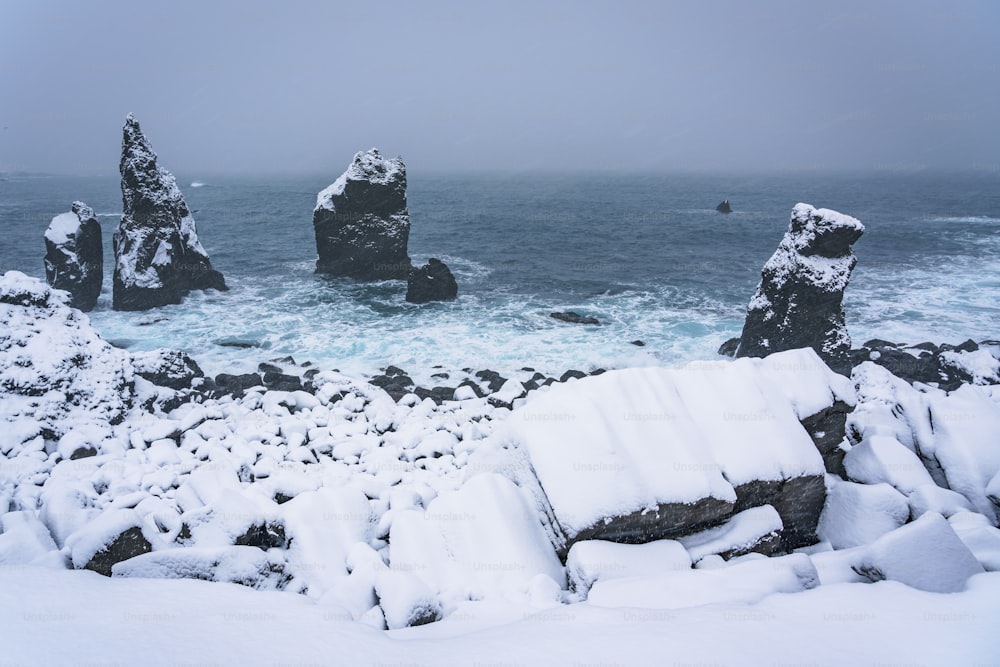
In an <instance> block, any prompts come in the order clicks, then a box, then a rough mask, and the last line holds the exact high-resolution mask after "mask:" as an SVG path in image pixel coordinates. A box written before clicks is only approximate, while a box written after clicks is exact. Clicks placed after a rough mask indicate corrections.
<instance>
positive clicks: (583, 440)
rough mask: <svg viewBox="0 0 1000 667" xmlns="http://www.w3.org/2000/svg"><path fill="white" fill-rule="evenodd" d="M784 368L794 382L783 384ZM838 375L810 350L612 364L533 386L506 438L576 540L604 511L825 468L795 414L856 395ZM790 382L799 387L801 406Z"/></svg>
mask: <svg viewBox="0 0 1000 667" xmlns="http://www.w3.org/2000/svg"><path fill="white" fill-rule="evenodd" d="M792 369H802V372H801V374H800V375H796V373H798V371H796V370H792ZM782 374H787V375H788V376H789V377H793V376H794V377H796V378H797V380H796V381H791V382H790V384H787V385H786V386H785V387H782V385H781V383H780V382H779V381H778V378H779V377H780V376H781V375H782ZM833 375H834V374H833V373H832V372H830V371H829V369H827V368H826V367H825V366H824V365H823V364H822V362H821V361H819V358H818V357H817V356H816V354H815V352H813V351H812V350H793V351H790V352H784V353H780V354H777V355H773V356H772V357H771V358H769V359H768V360H764V361H762V360H757V359H739V360H736V361H719V362H697V363H694V364H690V365H688V366H686V367H684V368H680V369H665V368H641V369H628V370H620V371H610V372H607V373H604V374H602V375H600V376H596V377H588V378H585V379H582V380H579V381H577V382H571V383H567V384H564V385H560V386H553V387H552V389H551V390H550V391H548V392H544V393H541V392H534V393H532V394H531V395H529V399H528V402H527V404H526V405H525V406H524V407H523V408H521V409H519V410H517V411H515V412H514V414H513V415H512V416H511V418H510V419H509V420H508V421H507V422H506V429H507V430H506V434H505V435H506V438H507V439H508V440H509V441H510V442H512V443H515V444H516V445H518V446H520V447H523V448H524V449H525V450H526V451H527V453H528V455H529V457H530V460H531V464H532V466H533V468H534V471H535V473H536V474H537V476H538V480H539V481H540V482H541V485H542V487H543V488H544V491H545V494H546V496H547V497H548V500H549V501H550V502H551V504H552V508H553V509H554V511H555V514H556V516H557V518H558V520H559V523H560V525H561V527H562V528H563V530H564V531H565V532H566V535H567V537H569V538H570V539H572V538H573V537H574V536H575V535H577V534H579V533H580V532H581V531H583V530H584V529H586V528H588V527H590V526H593V525H594V524H597V523H598V522H601V521H603V520H604V519H605V518H606V517H615V516H622V515H627V514H629V513H631V512H636V511H642V510H646V509H652V508H655V507H656V506H657V505H659V504H663V503H694V502H697V501H698V500H700V499H703V498H707V497H712V498H717V499H719V500H723V501H729V502H732V501H734V500H735V491H734V489H733V487H734V486H735V485H738V484H742V483H745V482H748V481H753V480H781V479H788V478H792V477H797V476H802V475H821V474H823V473H824V468H823V462H822V459H821V457H820V455H819V452H818V451H817V450H816V448H815V446H814V445H813V443H812V440H811V439H810V437H809V435H808V434H807V433H806V431H805V430H804V429H803V428H802V426H801V424H800V423H799V420H798V414H799V413H800V412H807V413H811V412H812V411H819V410H820V409H822V407H827V406H830V405H832V404H833V401H834V398H835V396H836V395H838V393H841V392H842V393H844V394H845V395H846V394H847V393H848V390H847V388H846V387H845V386H843V385H842V384H839V383H837V381H834V380H832V379H831V378H832V376H833ZM831 382H834V383H835V387H834V388H831ZM814 383H815V384H817V385H818V388H814V387H813V386H812V385H813V384H814ZM789 387H793V388H798V387H802V392H801V396H802V399H801V401H800V402H799V403H797V404H793V402H792V401H791V400H790V399H789V398H788V395H787V393H786V392H788V391H790V390H789ZM824 404H825V405H824Z"/></svg>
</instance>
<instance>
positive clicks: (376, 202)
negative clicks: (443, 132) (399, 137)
mask: <svg viewBox="0 0 1000 667" xmlns="http://www.w3.org/2000/svg"><path fill="white" fill-rule="evenodd" d="M313 227H314V228H315V232H316V251H317V253H318V255H319V257H318V259H317V260H316V273H328V274H331V275H335V276H346V277H349V278H355V279H358V280H406V279H407V277H408V276H409V274H410V269H411V268H412V264H411V262H410V256H409V254H408V253H407V243H408V242H409V238H410V213H409V211H408V210H407V208H406V166H405V165H404V164H403V161H402V159H400V158H398V157H397V158H392V159H386V158H383V157H382V154H381V153H379V151H378V149H377V148H372V149H371V150H369V151H362V152H359V153H357V154H356V155H355V156H354V160H353V161H352V162H351V165H350V166H349V167H348V168H347V171H345V172H344V173H343V174H341V175H340V178H338V179H337V180H336V181H334V183H333V184H332V185H330V186H329V187H328V188H326V189H325V190H323V191H321V192H320V193H319V195H318V196H317V197H316V208H315V209H314V210H313Z"/></svg>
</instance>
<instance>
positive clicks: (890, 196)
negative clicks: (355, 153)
mask: <svg viewBox="0 0 1000 667" xmlns="http://www.w3.org/2000/svg"><path fill="white" fill-rule="evenodd" d="M339 173H340V170H339V169H334V170H331V172H330V173H328V174H325V175H324V174H319V175H309V176H297V177H291V176H280V177H270V178H269V177H260V176H253V177H247V176H235V175H230V176H220V175H217V176H214V177H213V176H210V175H204V174H177V177H178V184H179V185H180V187H181V190H182V191H183V193H184V196H185V198H186V200H187V203H188V206H189V208H190V209H192V211H194V218H195V220H196V221H197V224H198V232H199V235H200V237H201V241H202V244H203V245H204V246H205V248H206V249H207V251H208V252H209V254H210V255H211V258H212V263H213V265H214V266H215V268H217V269H219V270H220V271H222V273H223V274H224V275H225V277H226V281H227V282H228V284H229V286H230V288H231V289H230V291H229V292H225V293H218V292H209V293H194V294H192V295H191V296H189V297H188V298H187V299H186V300H185V301H184V302H183V303H182V304H180V305H176V306H168V307H164V308H159V309H155V310H152V311H147V312H143V313H117V312H114V311H113V310H111V268H112V264H113V258H112V254H111V236H112V233H113V231H114V229H115V226H116V225H117V223H118V214H119V213H120V211H121V194H120V191H119V185H118V177H117V174H114V175H109V176H106V177H67V176H36V175H15V174H5V175H2V176H0V230H2V235H0V272H4V271H8V270H12V269H14V270H18V271H23V272H24V273H27V274H29V275H33V276H38V277H44V267H43V264H42V257H43V255H44V253H45V248H44V242H43V240H42V234H43V232H44V231H45V228H46V227H47V225H48V223H49V221H50V220H51V219H52V217H53V216H55V215H57V214H59V213H61V212H64V211H68V210H69V208H70V204H71V203H72V202H73V201H74V200H77V199H79V200H83V201H85V202H87V203H88V204H89V205H90V206H92V207H93V208H94V210H95V211H97V212H98V213H99V216H100V218H99V219H100V221H101V227H102V229H103V232H104V242H105V258H106V261H105V283H104V290H103V293H102V295H101V298H100V300H99V302H98V305H97V308H96V309H95V310H94V311H93V312H91V313H90V318H91V321H92V322H93V324H94V325H95V326H96V327H97V328H98V330H100V331H101V333H102V335H103V336H104V337H105V338H106V339H108V340H110V341H112V342H114V343H115V344H117V345H120V346H124V347H127V348H128V349H131V350H148V349H154V348H157V347H171V348H177V349H182V350H185V351H187V352H189V353H190V354H191V355H192V356H194V358H195V359H196V360H197V361H198V362H199V364H201V366H202V368H203V369H204V370H205V371H206V372H208V373H209V374H215V373H219V372H246V371H250V370H254V369H255V368H256V366H257V364H258V363H259V362H261V361H267V360H270V359H275V358H279V357H284V356H288V355H291V356H293V357H294V358H295V359H296V361H298V362H300V363H301V362H305V361H310V362H312V363H313V364H316V365H317V366H319V367H321V368H326V369H334V368H336V369H339V370H341V371H344V372H347V373H351V374H355V375H371V374H374V373H376V372H378V370H379V369H381V368H384V367H385V366H387V365H389V364H393V365H396V366H398V367H401V368H403V369H405V370H406V371H408V372H409V373H410V375H411V376H412V377H413V378H414V379H415V380H417V381H418V382H428V381H429V380H430V376H431V374H433V373H437V372H440V371H441V370H442V369H443V370H445V371H452V372H456V371H460V369H463V368H471V369H475V370H479V369H486V368H490V369H493V370H497V371H500V372H502V373H504V372H507V373H510V372H514V371H517V370H518V369H520V368H522V367H531V368H534V369H537V370H539V371H541V372H543V373H547V374H557V375H558V374H559V373H561V372H562V371H564V370H567V369H571V368H573V369H580V370H584V371H589V370H593V369H595V368H598V367H600V368H621V367H629V366H649V365H658V366H664V365H677V364H683V363H686V362H688V361H691V360H695V359H708V358H713V357H714V356H715V354H716V350H717V348H718V347H719V345H720V344H721V343H722V342H723V341H725V340H726V339H728V338H730V337H733V336H736V335H738V334H739V332H740V329H741V327H742V322H743V315H744V312H745V308H746V304H747V301H748V300H749V299H750V296H751V294H752V293H753V291H754V288H755V287H756V285H757V282H758V281H759V279H760V270H761V267H762V266H763V264H764V262H765V261H766V260H767V259H768V257H769V256H770V255H771V253H772V252H773V251H774V249H775V247H776V246H777V244H778V242H779V241H780V240H781V237H782V235H783V234H784V232H785V230H786V228H787V226H788V217H789V213H790V211H791V209H792V206H794V205H795V204H796V203H797V202H800V201H801V202H806V203H809V204H812V205H814V206H817V207H825V208H833V209H836V210H839V211H841V212H843V213H847V214H849V215H853V216H855V217H857V218H859V219H860V220H861V221H862V222H863V223H864V224H865V226H866V228H867V231H866V233H865V235H864V236H863V237H862V238H861V240H860V241H858V243H857V244H855V253H856V254H857V256H858V259H859V262H858V266H857V268H856V269H855V272H854V277H853V279H852V281H851V285H850V287H849V288H848V291H847V296H846V299H845V306H846V313H847V324H848V329H849V330H850V333H851V335H852V338H853V339H854V342H855V344H859V343H861V342H864V341H865V340H867V339H869V338H874V337H878V338H885V339H888V340H891V341H894V342H908V343H917V342H920V341H925V340H929V341H933V342H939V343H940V342H952V343H957V342H960V341H962V340H965V339H967V338H973V339H976V340H980V339H984V338H994V339H995V338H1000V298H998V296H1000V173H998V172H996V171H989V170H984V171H980V172H972V173H954V174H940V173H939V174H932V173H927V172H913V171H905V170H902V171H899V170H892V169H885V170H882V171H873V172H871V173H866V174H854V175H851V174H828V173H822V172H812V171H807V172H800V173H790V174H789V173H785V174H759V175H745V174H744V175H734V174H714V173H693V174H650V173H637V174H620V173H616V174H594V173H573V174H544V173H497V174H488V173H480V174H421V173H420V172H419V171H416V170H414V169H413V168H412V167H411V169H410V174H409V185H408V191H407V195H408V201H409V209H410V215H411V220H412V228H411V233H410V255H411V257H412V258H413V260H414V262H415V263H417V264H422V263H423V262H425V261H426V260H427V259H428V258H429V257H439V258H440V259H442V260H443V261H445V262H446V263H447V264H448V265H449V266H450V267H451V269H452V271H453V272H454V273H455V275H456V278H457V279H458V283H459V299H458V300H457V301H456V302H454V303H437V304H427V305H421V306H415V305H412V304H408V303H406V302H405V301H404V298H403V297H404V295H405V291H406V286H405V284H404V283H401V282H389V281H387V282H379V283H373V284H359V283H355V282H352V281H350V280H346V279H335V278H330V277H326V276H320V275H316V274H315V273H314V272H313V268H314V262H315V257H316V246H315V241H314V237H313V227H312V210H313V206H314V205H315V200H316V193H317V192H318V191H319V190H321V189H322V188H324V187H325V186H327V185H329V184H330V183H331V182H332V181H333V180H334V179H335V178H336V177H337V176H338V175H339ZM726 198H728V199H729V200H730V202H731V203H732V206H733V213H731V214H729V215H722V214H719V213H717V212H716V211H715V206H716V204H718V203H719V202H720V201H721V200H722V199H726ZM557 310H558V311H565V310H574V311H577V312H579V313H581V314H584V315H590V316H594V317H596V318H598V319H599V320H600V321H601V323H602V324H601V326H583V325H570V324H564V323H561V322H558V321H556V320H554V319H552V318H551V317H549V313H551V312H552V311H557ZM636 340H641V341H643V342H644V343H645V345H644V346H642V347H640V346H637V345H634V344H632V341H636ZM233 344H241V345H250V346H252V347H248V348H239V347H232V345H233Z"/></svg>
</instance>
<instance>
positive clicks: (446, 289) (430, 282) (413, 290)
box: [406, 257, 458, 303]
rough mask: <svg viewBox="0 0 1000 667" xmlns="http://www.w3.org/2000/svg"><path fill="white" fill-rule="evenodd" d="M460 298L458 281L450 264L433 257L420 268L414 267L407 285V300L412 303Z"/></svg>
mask: <svg viewBox="0 0 1000 667" xmlns="http://www.w3.org/2000/svg"><path fill="white" fill-rule="evenodd" d="M457 298H458V283H457V282H456V281H455V276H454V275H452V273H451V270H450V269H449V268H448V265H447V264H445V263H444V262H442V261H441V260H440V259H436V258H434V257H432V258H431V259H430V261H428V262H427V263H426V264H424V265H423V266H421V267H420V268H417V267H413V268H412V269H411V270H410V277H409V280H408V282H407V285H406V300H407V301H409V302H410V303H427V302H428V301H454V300H455V299H457Z"/></svg>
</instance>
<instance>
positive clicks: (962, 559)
mask: <svg viewBox="0 0 1000 667" xmlns="http://www.w3.org/2000/svg"><path fill="white" fill-rule="evenodd" d="M855 569H856V570H857V571H858V573H859V574H863V575H864V576H866V577H868V578H869V579H870V580H872V581H881V580H883V579H888V580H891V581H898V582H901V583H904V584H906V585H907V586H911V587H913V588H919V589H920V590H924V591H931V592H935V593H956V592H958V591H961V590H964V589H965V582H966V581H968V579H969V577H971V576H973V575H975V574H979V573H981V572H983V571H984V570H983V567H982V565H980V564H979V561H977V560H976V557H975V556H974V555H973V554H972V552H971V551H969V549H968V547H966V546H965V544H963V543H962V540H961V539H959V537H958V535H956V534H955V531H954V530H952V528H951V526H950V525H948V521H947V520H946V519H945V518H944V517H942V516H941V515H940V514H933V513H929V514H925V515H923V516H922V517H920V518H919V519H917V520H916V521H914V522H912V523H909V524H907V525H905V526H903V527H901V528H897V529H896V530H894V531H892V532H891V533H888V534H886V535H884V536H882V537H881V538H879V539H878V540H876V541H875V542H873V543H872V544H870V545H869V546H868V547H867V548H866V550H865V554H864V556H863V558H862V559H861V563H860V564H859V565H858V566H857V567H856V568H855Z"/></svg>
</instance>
